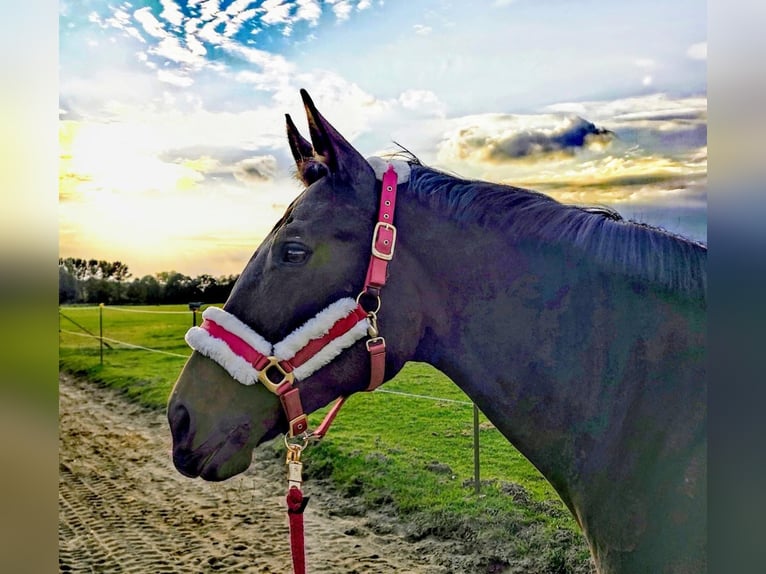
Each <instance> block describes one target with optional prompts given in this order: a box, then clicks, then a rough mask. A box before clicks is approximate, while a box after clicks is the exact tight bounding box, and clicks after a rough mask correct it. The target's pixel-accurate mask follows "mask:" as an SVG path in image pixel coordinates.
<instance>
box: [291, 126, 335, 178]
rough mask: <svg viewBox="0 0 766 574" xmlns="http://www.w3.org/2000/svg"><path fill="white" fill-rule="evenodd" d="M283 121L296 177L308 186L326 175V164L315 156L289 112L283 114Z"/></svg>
mask: <svg viewBox="0 0 766 574" xmlns="http://www.w3.org/2000/svg"><path fill="white" fill-rule="evenodd" d="M285 121H286V124H287V142H288V143H289V144H290V151H291V152H292V153H293V159H295V166H296V167H297V168H298V177H299V178H300V180H301V181H302V182H303V184H304V185H305V186H306V187H308V186H309V185H311V184H312V183H314V182H315V181H317V180H318V179H321V178H322V177H323V176H325V175H327V166H326V165H324V164H323V163H322V162H321V161H320V160H318V159H317V158H316V157H315V155H314V148H313V147H312V145H311V143H310V142H309V141H308V140H306V139H305V138H304V137H303V136H302V135H301V134H300V132H299V131H298V128H296V127H295V123H293V119H292V118H291V117H290V114H285Z"/></svg>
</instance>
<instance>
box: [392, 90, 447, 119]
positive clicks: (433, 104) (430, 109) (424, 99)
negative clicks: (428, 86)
mask: <svg viewBox="0 0 766 574" xmlns="http://www.w3.org/2000/svg"><path fill="white" fill-rule="evenodd" d="M397 102H398V103H399V104H400V105H401V106H402V107H403V108H404V109H405V110H410V111H416V112H418V113H420V114H423V115H426V116H437V117H443V116H444V114H445V110H446V106H445V105H444V104H443V103H442V102H441V101H439V98H438V97H437V95H436V94H434V93H433V92H432V91H430V90H405V91H404V92H402V93H401V94H400V95H399V98H398V99H397Z"/></svg>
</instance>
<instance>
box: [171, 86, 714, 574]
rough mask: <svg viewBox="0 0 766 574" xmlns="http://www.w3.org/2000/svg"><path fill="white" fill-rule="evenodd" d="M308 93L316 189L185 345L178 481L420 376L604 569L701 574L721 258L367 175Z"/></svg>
mask: <svg viewBox="0 0 766 574" xmlns="http://www.w3.org/2000/svg"><path fill="white" fill-rule="evenodd" d="M301 96H302V100H303V104H304V108H305V112H306V115H307V119H308V126H309V131H310V141H309V140H307V139H304V138H303V136H301V135H300V133H299V131H298V130H297V128H296V126H295V124H294V123H293V121H292V119H291V117H290V116H289V115H287V116H286V124H287V139H288V143H289V146H290V149H291V152H292V156H293V158H294V160H295V164H296V168H297V174H296V175H297V177H298V178H299V179H300V181H301V182H302V184H303V185H304V186H305V189H304V190H303V191H302V193H301V194H300V195H299V196H298V197H297V198H296V199H295V200H294V201H293V203H292V204H291V205H290V206H289V207H288V209H287V210H286V212H285V214H284V215H283V217H282V218H281V219H280V220H279V221H278V222H277V223H276V225H275V226H274V228H273V229H272V230H271V232H270V233H269V234H268V236H267V237H266V238H265V239H264V241H263V242H262V243H261V245H260V246H259V247H258V248H257V249H256V251H255V252H254V254H253V255H252V257H251V259H250V260H249V262H248V263H247V265H246V266H245V268H244V270H243V272H242V274H241V275H240V277H239V279H238V280H237V282H236V284H235V285H234V287H233V289H232V292H231V294H230V296H229V298H228V299H227V301H226V302H225V304H224V306H223V308H222V309H215V313H211V314H210V315H208V316H207V319H206V323H203V327H204V326H205V324H207V325H208V327H207V331H205V332H202V331H204V329H202V331H199V332H197V331H195V333H196V335H194V334H193V333H191V332H190V334H189V335H187V341H189V342H190V345H191V346H192V347H193V348H194V349H195V351H194V352H193V353H192V355H191V356H190V358H189V359H188V361H187V362H186V364H185V366H184V367H183V370H182V372H181V373H180V375H179V378H178V380H177V382H176V383H175V386H174V388H173V391H172V393H171V395H170V398H169V402H168V410H167V415H168V420H169V424H170V429H171V433H172V438H173V461H174V464H175V466H176V468H177V470H178V471H179V472H181V473H182V474H184V475H186V476H189V477H201V478H203V479H205V480H209V481H218V480H224V479H226V478H229V477H231V476H233V475H235V474H237V473H241V472H243V471H244V470H246V469H247V468H248V466H249V464H250V460H251V455H252V450H253V448H254V447H256V446H257V445H258V444H260V443H262V442H264V441H267V440H270V439H272V438H275V437H277V436H278V435H280V434H281V433H287V434H288V435H291V436H293V435H294V436H295V437H300V436H304V437H305V436H309V435H307V434H306V433H307V424H306V420H305V413H311V412H313V411H315V410H317V409H319V408H321V407H324V406H326V405H328V404H329V403H331V402H332V401H333V400H335V399H337V398H338V397H348V396H350V395H352V394H354V393H357V392H361V391H365V390H369V389H370V388H373V387H375V386H377V385H379V384H381V383H383V382H385V381H387V380H389V379H391V378H392V377H393V376H394V375H395V374H396V373H397V372H398V371H399V370H400V369H401V368H402V366H403V365H404V364H405V363H406V362H407V361H421V362H426V363H430V364H431V365H433V366H435V367H436V368H437V369H439V370H440V371H442V372H443V373H445V374H446V375H447V376H448V377H449V378H450V379H451V380H452V381H453V382H454V383H455V384H457V385H458V386H459V387H460V388H461V389H462V390H463V391H464V392H465V393H466V394H467V395H468V396H469V397H470V398H471V399H472V400H473V401H474V403H475V404H476V405H477V406H478V407H479V408H480V409H481V410H482V411H483V412H484V414H485V415H486V416H487V417H488V418H489V420H490V421H491V422H492V423H493V424H494V425H495V426H496V427H497V429H499V431H500V432H501V433H502V434H503V435H504V436H505V437H506V438H507V439H508V441H510V443H512V444H513V445H514V446H515V447H516V448H517V449H518V450H519V451H520V452H521V453H522V454H523V455H524V456H525V457H526V458H528V459H529V461H530V462H531V463H532V464H533V465H534V466H535V467H537V468H538V469H539V470H540V472H541V473H542V474H543V475H544V476H545V478H546V479H547V480H548V481H549V482H550V483H551V485H552V486H553V487H554V489H555V490H556V491H557V492H558V494H559V495H560V497H561V499H562V500H563V502H564V503H565V505H566V507H567V508H568V509H569V511H570V512H571V513H572V515H573V516H574V519H575V521H576V522H577V524H578V525H579V527H580V528H581V529H582V532H583V534H584V536H585V538H586V540H587V542H588V545H589V548H590V551H591V555H592V558H593V562H594V564H595V566H596V569H597V571H598V572H599V574H612V573H619V574H630V573H638V572H641V573H645V572H658V573H659V572H668V573H678V574H681V573H690V572H695V573H699V572H705V571H706V570H707V558H706V548H707V530H706V520H707V505H706V493H707V480H706V467H707V447H706V445H707V432H706V429H707V406H706V353H705V349H706V307H707V304H706V296H707V275H706V262H707V247H706V245H704V244H701V243H698V242H693V241H690V240H687V239H684V238H682V237H679V236H677V235H675V234H671V233H669V232H666V231H664V230H662V229H658V228H653V227H651V226H648V225H645V224H639V223H634V222H630V221H627V220H624V219H623V218H621V217H620V216H619V215H618V214H616V213H615V212H613V211H611V210H609V209H588V208H583V207H577V206H572V205H565V204H561V203H559V202H557V201H556V200H554V199H553V198H551V197H548V196H546V195H544V194H542V193H538V192H534V191H530V190H526V189H521V188H517V187H512V186H508V185H501V184H496V183H489V182H483V181H474V180H465V179H461V178H459V177H456V176H453V175H451V174H447V173H444V172H441V171H438V170H436V169H432V168H429V167H427V166H425V165H422V164H421V163H420V162H419V161H418V160H417V158H415V157H414V156H411V155H407V156H406V157H405V158H404V159H402V157H401V156H399V157H398V158H397V157H393V158H391V159H390V160H389V161H386V160H381V159H380V158H369V159H365V158H364V157H363V156H362V155H361V154H360V153H359V152H358V151H357V150H356V149H355V148H354V147H353V146H352V145H351V144H350V143H349V142H348V141H347V140H346V139H345V138H344V137H343V136H342V135H341V134H340V133H339V132H338V131H337V130H336V129H335V128H334V127H333V126H332V125H331V124H330V123H329V122H328V121H327V120H326V119H325V118H324V117H323V116H322V115H321V114H320V113H319V111H318V110H317V108H316V106H315V105H314V103H313V101H312V100H311V98H310V97H309V95H308V93H307V92H306V91H305V90H301ZM392 187H393V188H395V192H396V195H395V198H392V197H391V195H390V192H391V189H392ZM387 198H388V199H387ZM394 200H395V203H394ZM386 203H388V205H385V204H386ZM394 210H395V211H394ZM381 214H383V215H381ZM394 216H395V222H394V220H393V217H394ZM389 218H390V219H389ZM384 219H387V221H385V220H384ZM371 252H372V254H371ZM383 286H384V287H383ZM211 309H212V308H211ZM341 323H344V325H345V326H344V327H343V328H342V329H341V331H342V333H340V334H339V335H338V334H337V333H335V334H332V333H331V334H330V335H328V334H327V333H328V331H337V330H338V329H340V328H339V327H338V325H340V324H341ZM194 329H197V330H199V329H201V328H200V327H195V328H194ZM215 329H218V331H215ZM190 335H194V336H190ZM197 335H199V336H198V337H197ZM195 337H196V339H195ZM323 337H324V338H325V339H327V338H328V337H329V338H330V340H329V343H328V341H327V340H325V341H324V343H323V344H326V345H327V346H326V347H324V348H323V350H321V351H320V352H319V355H322V356H315V355H314V354H313V353H314V351H316V349H313V350H312V352H311V353H308V355H307V357H308V358H307V357H303V358H302V359H300V361H298V362H302V363H303V364H302V365H301V366H297V365H294V364H291V362H290V361H292V362H293V363H295V362H296V360H297V357H298V356H299V355H300V354H301V353H302V352H304V354H305V353H307V351H306V348H308V347H311V346H312V345H314V344H315V343H316V341H317V340H319V339H322V338H323ZM333 337H336V338H333ZM273 341H279V343H277V344H272V342H273ZM315 346H316V345H315ZM381 346H383V347H384V350H383V351H384V352H383V353H381V352H379V351H380V347H381ZM290 347H291V348H290ZM232 349H234V350H233V351H232ZM237 349H239V350H237ZM296 349H302V350H296ZM381 355H382V358H381ZM293 369H294V370H293ZM371 373H372V374H371ZM371 379H372V381H371ZM283 389H287V390H288V391H289V392H287V393H283V392H282V390H283ZM296 403H297V404H298V407H295V404H296ZM323 425H324V423H323Z"/></svg>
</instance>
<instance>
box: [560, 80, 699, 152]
mask: <svg viewBox="0 0 766 574" xmlns="http://www.w3.org/2000/svg"><path fill="white" fill-rule="evenodd" d="M545 109H546V111H551V112H558V113H576V114H581V115H585V116H587V117H589V118H592V119H593V121H597V122H599V124H600V125H602V126H604V127H605V128H606V129H609V130H611V131H613V132H614V133H615V134H616V136H617V138H618V140H619V141H621V142H623V143H624V144H626V145H637V146H639V147H640V148H642V149H645V150H651V151H653V152H663V153H668V154H671V155H673V154H681V155H683V154H685V153H687V152H688V150H690V149H698V148H701V147H704V146H706V145H707V99H706V98H705V97H704V96H692V97H683V98H671V97H670V96H668V95H666V94H651V95H647V96H639V97H633V98H621V99H617V100H609V101H586V102H576V103H560V104H555V105H552V106H548V107H546V108H545Z"/></svg>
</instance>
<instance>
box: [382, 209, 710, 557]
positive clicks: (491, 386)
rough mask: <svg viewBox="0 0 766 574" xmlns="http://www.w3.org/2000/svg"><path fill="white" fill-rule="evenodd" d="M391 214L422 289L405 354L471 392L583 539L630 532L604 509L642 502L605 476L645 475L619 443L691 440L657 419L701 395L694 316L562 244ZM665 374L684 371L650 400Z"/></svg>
mask: <svg viewBox="0 0 766 574" xmlns="http://www.w3.org/2000/svg"><path fill="white" fill-rule="evenodd" d="M397 217H398V221H399V237H400V238H401V239H400V245H401V248H400V249H401V252H402V259H403V260H404V261H403V265H405V266H409V267H410V269H409V270H407V271H406V272H405V274H407V275H408V276H409V277H413V278H415V279H414V281H415V282H417V286H416V287H415V288H413V289H412V291H415V292H419V293H421V294H422V295H421V297H420V305H421V307H422V309H421V312H422V314H423V324H422V327H421V333H422V334H421V339H420V341H419V344H418V347H417V350H416V352H415V355H414V357H412V358H413V359H414V360H418V361H423V362H428V363H430V364H432V365H434V366H435V367H437V368H438V369H440V370H441V371H442V372H444V373H445V374H446V375H447V376H449V377H450V378H451V379H452V380H453V381H454V382H455V383H456V384H457V385H458V386H459V387H461V388H462V389H463V390H464V391H465V392H466V394H468V395H469V396H470V397H471V399H472V400H473V401H474V402H475V403H476V404H477V405H478V406H479V408H480V409H481V410H482V411H483V412H484V414H485V415H486V416H487V417H488V418H489V419H490V420H491V421H492V422H493V424H494V425H495V426H496V427H497V428H498V429H499V430H500V432H502V433H503V434H504V435H505V436H506V438H508V439H509V441H510V442H511V443H512V444H513V445H514V446H515V447H516V448H517V449H519V450H520V451H521V452H522V453H523V454H524V455H525V456H526V457H527V458H528V459H529V460H530V461H531V462H532V463H533V464H534V465H535V466H536V467H537V468H538V469H539V470H540V471H541V472H542V473H543V475H544V476H545V477H546V478H547V479H548V480H549V481H550V482H551V484H552V485H553V486H554V488H556V490H557V491H558V492H559V494H560V495H561V497H562V499H563V500H564V502H565V503H566V504H567V506H568V507H569V508H570V510H571V511H572V513H573V514H574V515H575V517H576V519H577V520H578V522H579V523H580V525H581V526H582V527H583V529H584V531H585V532H586V535H587V536H588V538H589V541H590V542H591V545H592V547H593V546H594V544H595V545H598V544H599V543H600V542H599V541H606V542H605V544H606V545H607V546H609V544H612V543H611V542H610V541H613V540H614V539H615V537H617V539H618V542H617V543H615V544H617V545H619V543H621V542H620V540H621V539H620V537H629V536H632V534H630V533H626V532H622V531H619V532H617V530H620V529H617V528H612V526H611V525H610V524H609V519H608V518H607V517H606V516H608V513H609V509H608V507H609V505H611V504H616V505H620V506H621V507H623V508H624V512H626V513H630V512H632V511H633V510H635V512H636V513H637V516H638V518H637V520H642V518H641V517H642V516H644V515H643V512H644V509H643V508H635V509H633V508H632V507H631V506H630V504H631V502H630V501H629V500H627V498H626V499H624V500H623V498H622V496H623V495H622V494H620V493H617V494H615V493H614V492H613V491H614V490H615V489H614V481H615V480H621V481H623V482H622V489H624V490H623V491H621V492H624V493H630V495H635V496H638V495H637V494H636V493H637V492H639V491H641V492H642V493H644V494H645V493H646V492H645V491H646V490H647V489H650V488H653V487H651V486H647V484H645V483H652V480H653V479H652V477H650V476H645V475H641V476H638V477H637V476H636V472H635V469H634V468H631V467H630V464H627V465H626V463H625V454H624V453H625V452H626V450H628V451H631V452H634V453H636V456H639V457H643V456H647V457H649V456H655V454H652V453H651V452H650V451H651V450H652V449H654V450H655V451H657V452H658V453H663V452H666V450H667V449H669V448H671V447H670V446H668V445H669V444H670V443H673V442H674V441H676V442H680V443H681V444H682V446H683V447H684V448H686V445H687V443H689V442H692V443H694V441H695V440H696V439H694V437H689V436H685V435H684V436H681V435H680V434H679V433H681V434H683V433H684V432H686V431H684V430H678V429H674V428H671V427H672V425H673V423H670V424H668V423H667V421H680V423H679V425H680V426H683V425H685V424H688V420H689V419H690V418H693V417H694V416H697V415H695V412H697V411H698V410H700V408H701V407H700V404H701V403H700V401H702V402H704V391H703V393H702V394H700V392H699V390H698V389H699V384H698V383H699V381H700V380H704V371H701V369H703V367H702V366H700V364H699V362H698V361H696V360H695V359H694V358H690V357H689V353H687V351H689V349H694V348H696V347H699V346H701V345H703V344H704V325H703V324H701V323H702V320H701V319H700V318H699V315H700V313H701V311H699V309H698V308H697V306H695V305H693V304H692V305H689V306H687V307H684V306H683V305H681V306H680V307H679V306H678V305H676V304H675V303H674V302H672V301H668V300H667V298H663V297H662V296H660V295H657V296H653V295H652V294H651V293H649V294H648V295H647V294H646V293H635V292H634V291H633V289H632V288H631V286H630V283H629V282H628V281H626V280H625V278H623V277H612V276H609V275H607V274H604V273H603V270H600V269H599V267H598V265H597V264H595V263H592V262H590V261H588V259H587V257H585V258H582V259H580V260H577V261H576V262H575V260H573V259H572V252H570V251H568V250H567V249H566V248H560V247H555V246H554V247H550V248H543V247H541V246H540V245H538V244H535V243H534V242H532V241H529V242H524V241H509V240H508V239H507V238H506V237H504V235H503V233H501V232H499V231H493V230H490V229H483V228H480V227H478V226H475V225H473V226H472V225H467V224H466V225H463V224H459V223H457V222H455V221H453V220H451V219H450V218H449V217H446V216H444V217H442V216H440V215H439V214H435V213H433V212H432V211H431V210H429V209H428V208H427V207H426V206H424V205H422V204H420V203H419V202H418V200H416V199H415V198H409V199H407V200H404V201H401V202H400V204H399V207H398V214H397ZM425 222H427V224H426V223H425ZM408 238H411V239H410V240H408ZM397 257H399V254H397ZM392 274H393V272H392ZM695 321H697V322H698V323H700V324H699V325H696V331H695V327H694V324H695ZM690 325H692V326H690ZM626 327H628V328H626ZM669 349H671V351H669ZM671 362H675V365H674V366H670V365H669V363H671ZM671 371H672V372H674V373H676V372H681V373H684V375H685V378H679V379H677V380H673V381H670V387H669V388H668V389H667V390H662V391H661V392H660V393H659V395H658V394H657V390H656V389H649V387H650V386H651V385H650V384H649V382H650V381H652V380H662V379H663V377H665V378H667V372H671ZM682 377H683V376H682ZM658 397H659V398H658ZM670 397H672V398H673V399H674V400H672V401H670V400H667V401H665V402H664V403H663V400H664V399H668V398H670ZM676 399H679V400H678V401H676ZM702 410H704V407H703V408H702ZM671 411H672V412H671ZM699 424H703V423H699ZM663 425H664V426H663ZM698 426H699V425H697V427H698ZM697 427H695V428H697ZM692 432H697V431H694V430H693V431H692ZM644 438H645V440H644ZM652 441H653V442H652ZM695 444H696V443H695ZM684 456H685V455H684ZM690 456H691V455H690ZM687 458H688V457H687ZM686 463H688V460H687V461H686ZM686 463H684V464H686ZM703 468H704V465H703ZM632 481H633V482H632ZM642 481H643V482H642ZM634 482H635V483H634ZM641 482H642V483H641ZM607 490H608V491H609V492H606V491H607ZM657 496H659V495H657ZM625 497H628V498H629V496H628V495H627V494H626V495H625ZM599 509H602V510H599ZM602 511H603V512H602ZM610 529H613V530H615V532H609V530H610ZM594 541H595V542H594ZM612 546H614V544H612Z"/></svg>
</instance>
